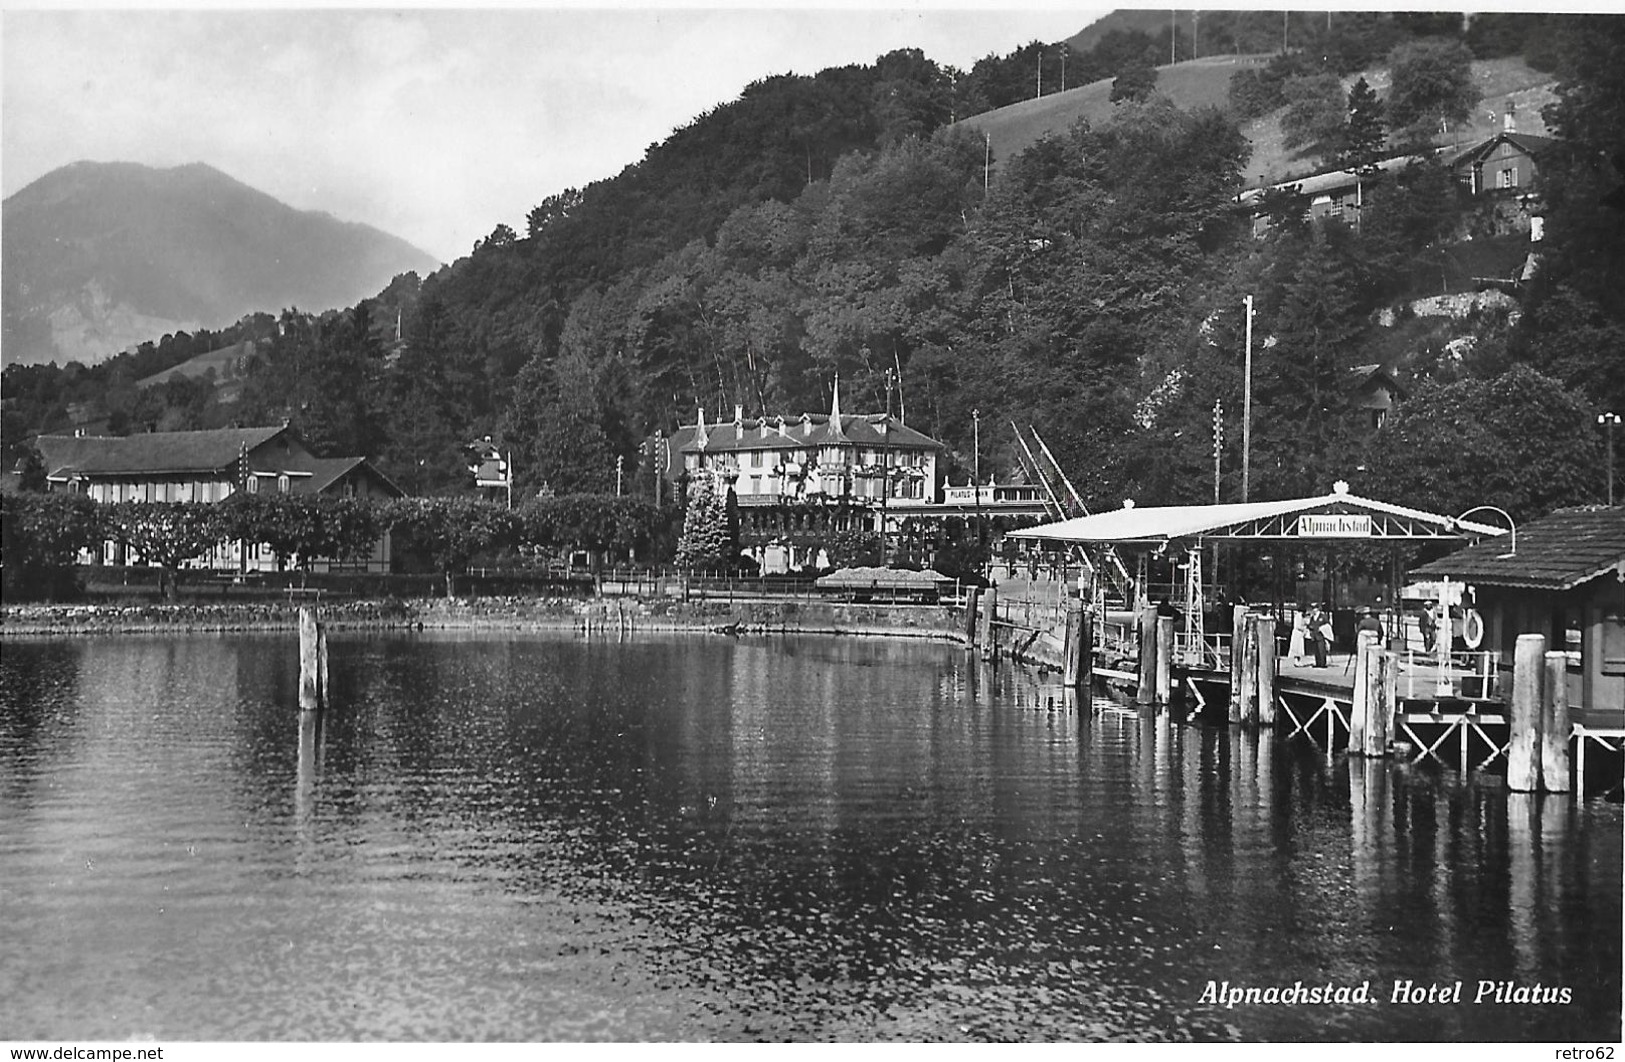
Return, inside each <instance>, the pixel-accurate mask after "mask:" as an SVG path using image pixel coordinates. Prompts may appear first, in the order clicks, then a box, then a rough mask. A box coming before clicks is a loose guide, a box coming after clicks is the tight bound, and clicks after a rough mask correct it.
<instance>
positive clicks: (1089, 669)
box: [1073, 610, 1095, 707]
mask: <svg viewBox="0 0 1625 1062" xmlns="http://www.w3.org/2000/svg"><path fill="white" fill-rule="evenodd" d="M1074 655H1075V656H1076V657H1077V663H1076V664H1075V665H1074V666H1075V667H1076V668H1077V673H1078V679H1077V681H1076V682H1074V683H1073V685H1074V686H1076V687H1077V688H1078V703H1079V705H1080V706H1085V707H1087V706H1088V705H1089V704H1090V703H1092V701H1091V698H1092V694H1091V693H1090V691H1091V690H1093V689H1094V686H1095V617H1094V614H1093V613H1091V612H1086V611H1081V610H1080V611H1079V613H1078V648H1077V651H1076V653H1075V654H1074Z"/></svg>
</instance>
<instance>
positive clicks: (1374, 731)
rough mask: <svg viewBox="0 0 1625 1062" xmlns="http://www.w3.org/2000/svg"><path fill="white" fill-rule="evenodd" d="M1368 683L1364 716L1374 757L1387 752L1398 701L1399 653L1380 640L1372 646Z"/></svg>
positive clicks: (1367, 741) (1368, 749) (1367, 751)
mask: <svg viewBox="0 0 1625 1062" xmlns="http://www.w3.org/2000/svg"><path fill="white" fill-rule="evenodd" d="M1366 679H1367V682H1368V683H1369V685H1368V687H1367V688H1368V690H1369V691H1370V692H1369V695H1368V699H1367V703H1368V704H1369V705H1370V708H1369V710H1368V711H1367V712H1366V718H1365V749H1364V752H1365V754H1366V755H1367V756H1370V757H1372V758H1374V759H1376V758H1381V757H1383V756H1386V755H1388V740H1389V737H1390V736H1391V735H1392V732H1393V727H1394V708H1395V706H1396V705H1397V704H1398V703H1399V654H1398V653H1392V652H1389V651H1387V650H1386V649H1383V648H1382V646H1381V644H1380V643H1379V644H1377V645H1376V646H1375V647H1374V648H1373V649H1372V650H1371V664H1370V665H1369V667H1368V669H1367V671H1366Z"/></svg>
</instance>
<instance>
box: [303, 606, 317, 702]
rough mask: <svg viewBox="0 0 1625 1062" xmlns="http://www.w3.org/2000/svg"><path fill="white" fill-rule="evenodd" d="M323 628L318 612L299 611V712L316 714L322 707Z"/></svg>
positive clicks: (307, 607) (313, 610) (306, 609)
mask: <svg viewBox="0 0 1625 1062" xmlns="http://www.w3.org/2000/svg"><path fill="white" fill-rule="evenodd" d="M322 670H323V669H322V661H321V627H320V625H319V624H318V623H317V622H316V610H315V609H314V608H311V607H310V606H308V605H306V606H302V607H301V608H300V609H299V710H300V711H302V712H314V711H317V710H318V709H320V708H321V706H322Z"/></svg>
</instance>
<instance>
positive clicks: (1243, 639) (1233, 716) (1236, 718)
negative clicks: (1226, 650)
mask: <svg viewBox="0 0 1625 1062" xmlns="http://www.w3.org/2000/svg"><path fill="white" fill-rule="evenodd" d="M1246 643H1247V606H1246V605H1235V606H1233V607H1232V608H1231V610H1230V713H1229V719H1230V721H1231V722H1232V723H1239V722H1241V647H1242V646H1243V645H1245V644H1246Z"/></svg>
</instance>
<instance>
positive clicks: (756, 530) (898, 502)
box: [658, 385, 947, 571]
mask: <svg viewBox="0 0 1625 1062" xmlns="http://www.w3.org/2000/svg"><path fill="white" fill-rule="evenodd" d="M658 445H660V446H662V447H663V448H664V452H663V456H662V462H661V463H662V467H663V468H664V469H665V472H664V474H665V476H666V478H667V480H668V481H669V482H671V483H673V484H674V485H678V486H679V487H680V486H681V485H683V484H688V483H692V482H693V481H694V480H695V479H696V478H697V477H699V476H702V475H708V476H712V477H714V478H715V479H716V480H717V481H718V482H720V483H722V484H725V485H726V486H727V487H731V488H732V489H733V492H734V497H735V498H736V499H737V501H738V504H739V513H740V524H741V544H742V546H743V547H744V548H745V549H746V550H747V551H748V552H749V553H750V554H751V556H752V557H754V558H755V559H756V560H757V561H758V562H759V563H761V564H762V565H763V570H764V571H775V570H779V571H782V570H788V569H791V568H801V567H808V566H814V565H816V563H817V550H818V547H819V546H820V545H821V544H823V543H824V542H826V541H827V540H828V537H829V535H830V534H832V533H837V532H840V531H848V530H852V531H857V530H870V531H879V530H881V526H882V521H886V520H887V519H888V517H889V516H901V515H903V514H906V512H907V511H908V510H909V509H910V508H911V507H913V508H919V507H924V506H927V505H931V504H934V503H936V502H938V501H939V500H940V495H941V491H942V479H941V472H940V458H941V456H942V455H943V454H944V453H945V452H946V450H947V447H945V446H944V445H943V444H942V443H940V442H938V441H937V440H935V439H932V438H930V437H929V436H926V435H922V434H921V433H919V432H917V431H915V430H914V429H913V428H910V427H908V426H907V425H905V424H903V423H902V422H901V421H900V420H898V419H897V418H896V417H894V416H892V415H891V414H889V413H863V414H843V413H842V412H841V401H840V388H839V385H837V387H836V390H835V396H834V400H833V402H832V404H831V409H830V412H829V413H827V414H825V413H803V414H801V415H800V416H799V417H785V416H774V417H759V418H747V417H745V415H744V410H743V408H742V407H738V406H736V407H734V419H733V420H732V421H731V422H728V421H724V422H722V423H716V424H707V423H706V421H705V414H704V412H703V411H701V412H700V413H699V415H698V416H697V417H696V419H695V422H694V423H693V424H685V425H682V426H681V427H679V428H678V429H677V431H676V432H675V433H673V434H672V435H671V437H670V438H668V439H664V440H661V441H659V443H658ZM893 522H895V521H893ZM887 526H888V528H889V527H890V526H891V524H888V525H887Z"/></svg>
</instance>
